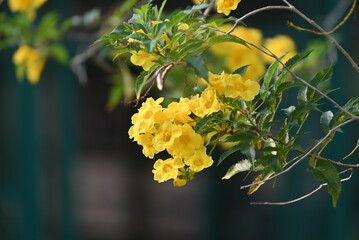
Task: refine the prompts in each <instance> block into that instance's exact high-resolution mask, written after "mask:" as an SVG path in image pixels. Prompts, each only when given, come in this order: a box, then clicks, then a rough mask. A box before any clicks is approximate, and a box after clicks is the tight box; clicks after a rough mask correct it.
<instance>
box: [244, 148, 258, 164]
mask: <svg viewBox="0 0 359 240" xmlns="http://www.w3.org/2000/svg"><path fill="white" fill-rule="evenodd" d="M241 152H242V153H243V154H244V155H246V156H247V158H248V159H249V160H250V161H251V163H252V166H254V161H255V157H256V150H255V147H254V145H251V144H242V148H241Z"/></svg>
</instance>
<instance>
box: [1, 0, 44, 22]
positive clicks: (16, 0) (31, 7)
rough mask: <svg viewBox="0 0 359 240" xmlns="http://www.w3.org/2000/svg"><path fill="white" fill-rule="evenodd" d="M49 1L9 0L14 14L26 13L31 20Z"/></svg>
mask: <svg viewBox="0 0 359 240" xmlns="http://www.w3.org/2000/svg"><path fill="white" fill-rule="evenodd" d="M46 1H47V0H8V4H9V8H10V10H11V11H12V12H24V13H26V14H27V16H28V17H29V19H30V20H33V19H34V18H35V16H36V10H37V9H38V8H39V7H41V5H43V4H44V3H45V2H46Z"/></svg>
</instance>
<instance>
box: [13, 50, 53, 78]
mask: <svg viewBox="0 0 359 240" xmlns="http://www.w3.org/2000/svg"><path fill="white" fill-rule="evenodd" d="M45 60H46V59H45V57H44V56H43V54H42V53H41V51H40V50H38V49H35V48H31V47H29V46H27V45H22V46H20V47H19V48H18V49H17V50H16V52H15V53H14V55H13V62H14V64H15V65H24V66H25V73H26V77H27V79H28V80H29V82H30V83H33V84H35V83H37V82H39V80H40V76H41V73H42V70H43V69H44V66H45Z"/></svg>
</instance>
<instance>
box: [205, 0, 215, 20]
mask: <svg viewBox="0 0 359 240" xmlns="http://www.w3.org/2000/svg"><path fill="white" fill-rule="evenodd" d="M215 2H216V0H211V2H210V4H209V6H208V7H207V8H206V10H204V12H203V15H205V16H207V15H208V14H209V12H210V11H211V9H212V7H213V5H214V3H215Z"/></svg>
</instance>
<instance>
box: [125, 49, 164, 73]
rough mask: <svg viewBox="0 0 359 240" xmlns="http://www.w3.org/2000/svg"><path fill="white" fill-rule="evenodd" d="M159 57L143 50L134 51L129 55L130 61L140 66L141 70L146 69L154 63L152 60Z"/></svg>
mask: <svg viewBox="0 0 359 240" xmlns="http://www.w3.org/2000/svg"><path fill="white" fill-rule="evenodd" d="M158 58H160V57H159V56H157V55H153V54H150V53H148V52H145V51H142V50H140V51H138V52H134V53H133V54H132V56H131V58H130V59H131V62H132V63H133V64H135V65H137V66H142V68H143V70H145V71H148V70H149V69H150V68H151V67H152V66H153V65H155V64H156V63H155V62H153V60H156V59H158Z"/></svg>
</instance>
